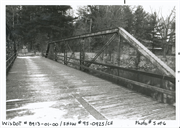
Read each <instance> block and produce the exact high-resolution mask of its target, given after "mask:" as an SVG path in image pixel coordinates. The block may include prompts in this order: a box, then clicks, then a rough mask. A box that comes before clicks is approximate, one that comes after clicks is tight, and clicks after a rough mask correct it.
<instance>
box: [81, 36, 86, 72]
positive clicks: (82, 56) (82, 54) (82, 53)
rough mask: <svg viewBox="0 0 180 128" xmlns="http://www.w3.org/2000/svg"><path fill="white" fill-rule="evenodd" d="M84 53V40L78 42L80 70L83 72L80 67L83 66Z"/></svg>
mask: <svg viewBox="0 0 180 128" xmlns="http://www.w3.org/2000/svg"><path fill="white" fill-rule="evenodd" d="M84 59H85V52H84V39H82V40H80V70H83V68H82V67H81V65H84Z"/></svg>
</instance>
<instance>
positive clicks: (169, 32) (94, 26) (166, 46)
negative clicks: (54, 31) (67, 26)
mask: <svg viewBox="0 0 180 128" xmlns="http://www.w3.org/2000/svg"><path fill="white" fill-rule="evenodd" d="M77 14H78V16H79V19H78V20H77V22H76V24H75V34H82V33H89V32H95V31H99V30H103V29H111V28H115V27H122V28H124V29H125V30H126V31H128V32H129V33H130V34H132V35H133V36H134V37H135V38H137V39H138V40H139V41H141V42H142V43H143V42H149V43H151V45H152V49H154V48H157V47H159V48H162V49H163V55H164V57H165V56H166V54H168V52H169V50H170V48H171V47H172V45H175V8H173V9H172V11H171V12H170V14H167V17H163V16H162V14H160V13H158V12H152V13H148V12H146V11H145V10H144V9H143V6H123V5H122V6H120V5H116V6H98V5H88V6H83V7H80V8H79V9H78V12H77ZM105 40H106V39H105ZM99 42H101V41H99V40H97V41H94V43H95V44H94V45H93V46H94V48H96V47H97V46H98V45H100V47H101V45H102V44H101V43H99ZM111 51H112V50H111Z"/></svg>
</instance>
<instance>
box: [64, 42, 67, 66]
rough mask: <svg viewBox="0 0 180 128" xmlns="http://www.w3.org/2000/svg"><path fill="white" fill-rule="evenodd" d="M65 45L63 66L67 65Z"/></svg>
mask: <svg viewBox="0 0 180 128" xmlns="http://www.w3.org/2000/svg"><path fill="white" fill-rule="evenodd" d="M66 47H67V45H66V44H64V64H65V65H67V48H66Z"/></svg>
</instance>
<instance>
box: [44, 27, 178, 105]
mask: <svg viewBox="0 0 180 128" xmlns="http://www.w3.org/2000/svg"><path fill="white" fill-rule="evenodd" d="M97 36H108V37H109V40H107V42H106V43H105V44H104V46H103V47H101V48H100V49H99V51H98V52H97V53H96V55H94V56H93V58H92V59H90V60H88V59H86V52H85V50H86V47H85V44H86V43H87V42H86V41H85V39H87V38H89V37H90V38H93V37H97ZM115 39H116V40H118V41H116V43H117V44H115V47H117V58H118V61H117V64H116V65H115V64H114V65H113V64H107V63H101V62H96V60H97V59H98V58H99V57H100V55H101V54H102V53H103V52H104V51H105V50H106V49H107V48H108V47H109V46H110V45H112V42H113V40H115ZM123 40H126V41H127V43H128V44H129V45H130V46H132V47H133V48H134V49H136V50H137V51H138V53H140V54H141V55H143V56H144V57H145V58H147V59H148V61H150V62H151V63H152V64H153V65H155V67H156V68H158V70H160V72H161V73H160V74H155V73H150V72H146V71H139V70H135V69H130V68H124V67H122V66H121V65H120V56H121V54H120V53H121V51H120V50H121V47H122V42H123ZM71 41H73V42H71ZM70 43H72V44H74V45H72V46H75V45H76V46H78V50H79V51H77V50H76V51H73V50H72V49H73V48H70V45H69V44H70ZM76 52H79V55H78V56H79V57H78V58H77V57H76V55H75V54H76ZM69 53H72V54H71V55H68V54H69ZM45 57H48V58H51V59H53V60H55V61H58V62H63V64H65V65H68V66H76V67H79V69H80V70H82V71H85V72H89V73H90V72H95V73H98V74H101V77H102V76H103V77H106V79H108V78H113V79H116V82H117V83H120V84H121V85H122V84H124V85H126V86H127V87H128V88H131V89H132V88H134V89H135V90H137V91H139V90H142V92H145V93H150V95H153V97H156V99H157V100H159V101H161V102H162V101H163V102H165V103H166V102H167V100H168V99H171V100H175V94H176V93H175V90H176V87H175V72H174V71H173V70H172V69H171V68H170V67H169V66H167V65H166V64H165V63H164V62H163V61H161V60H160V59H159V58H158V57H157V56H156V55H154V54H153V53H152V52H151V51H150V50H148V49H147V48H146V47H145V46H144V45H143V44H141V43H140V42H139V41H138V40H136V39H135V38H134V37H133V36H132V35H130V34H129V33H128V32H127V31H125V30H124V29H123V28H115V29H111V30H104V31H101V32H95V33H89V34H84V35H79V36H74V37H71V38H66V39H62V40H57V41H52V42H50V43H49V44H48V46H47V50H46V56H45ZM72 60H74V61H72ZM93 65H98V66H101V68H99V69H98V68H97V66H96V68H93ZM144 79H145V80H144ZM168 97H170V98H168ZM173 102H174V101H173Z"/></svg>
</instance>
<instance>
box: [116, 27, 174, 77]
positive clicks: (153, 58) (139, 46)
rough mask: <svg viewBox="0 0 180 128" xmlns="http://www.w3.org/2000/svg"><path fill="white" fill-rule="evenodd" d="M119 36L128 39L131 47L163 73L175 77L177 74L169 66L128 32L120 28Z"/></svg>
mask: <svg viewBox="0 0 180 128" xmlns="http://www.w3.org/2000/svg"><path fill="white" fill-rule="evenodd" d="M119 34H120V35H121V36H123V37H124V39H126V40H127V41H128V42H129V43H130V45H131V46H133V47H134V48H135V49H136V50H138V51H139V52H140V53H141V54H142V55H144V56H145V57H146V58H147V59H148V60H150V62H151V63H152V64H154V65H156V66H157V67H158V68H159V69H160V70H161V71H163V72H164V73H165V74H166V75H169V76H173V77H176V76H175V72H174V71H173V70H172V69H171V68H170V67H169V66H167V65H166V64H165V63H164V62H163V61H161V60H160V59H159V58H158V57H157V56H156V55H154V54H153V53H152V52H151V51H150V50H148V49H147V48H146V47H145V46H144V45H143V44H141V43H140V42H139V41H138V40H137V39H135V38H134V37H133V36H132V35H130V34H129V33H128V32H127V31H126V30H124V29H123V28H121V27H119Z"/></svg>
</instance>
